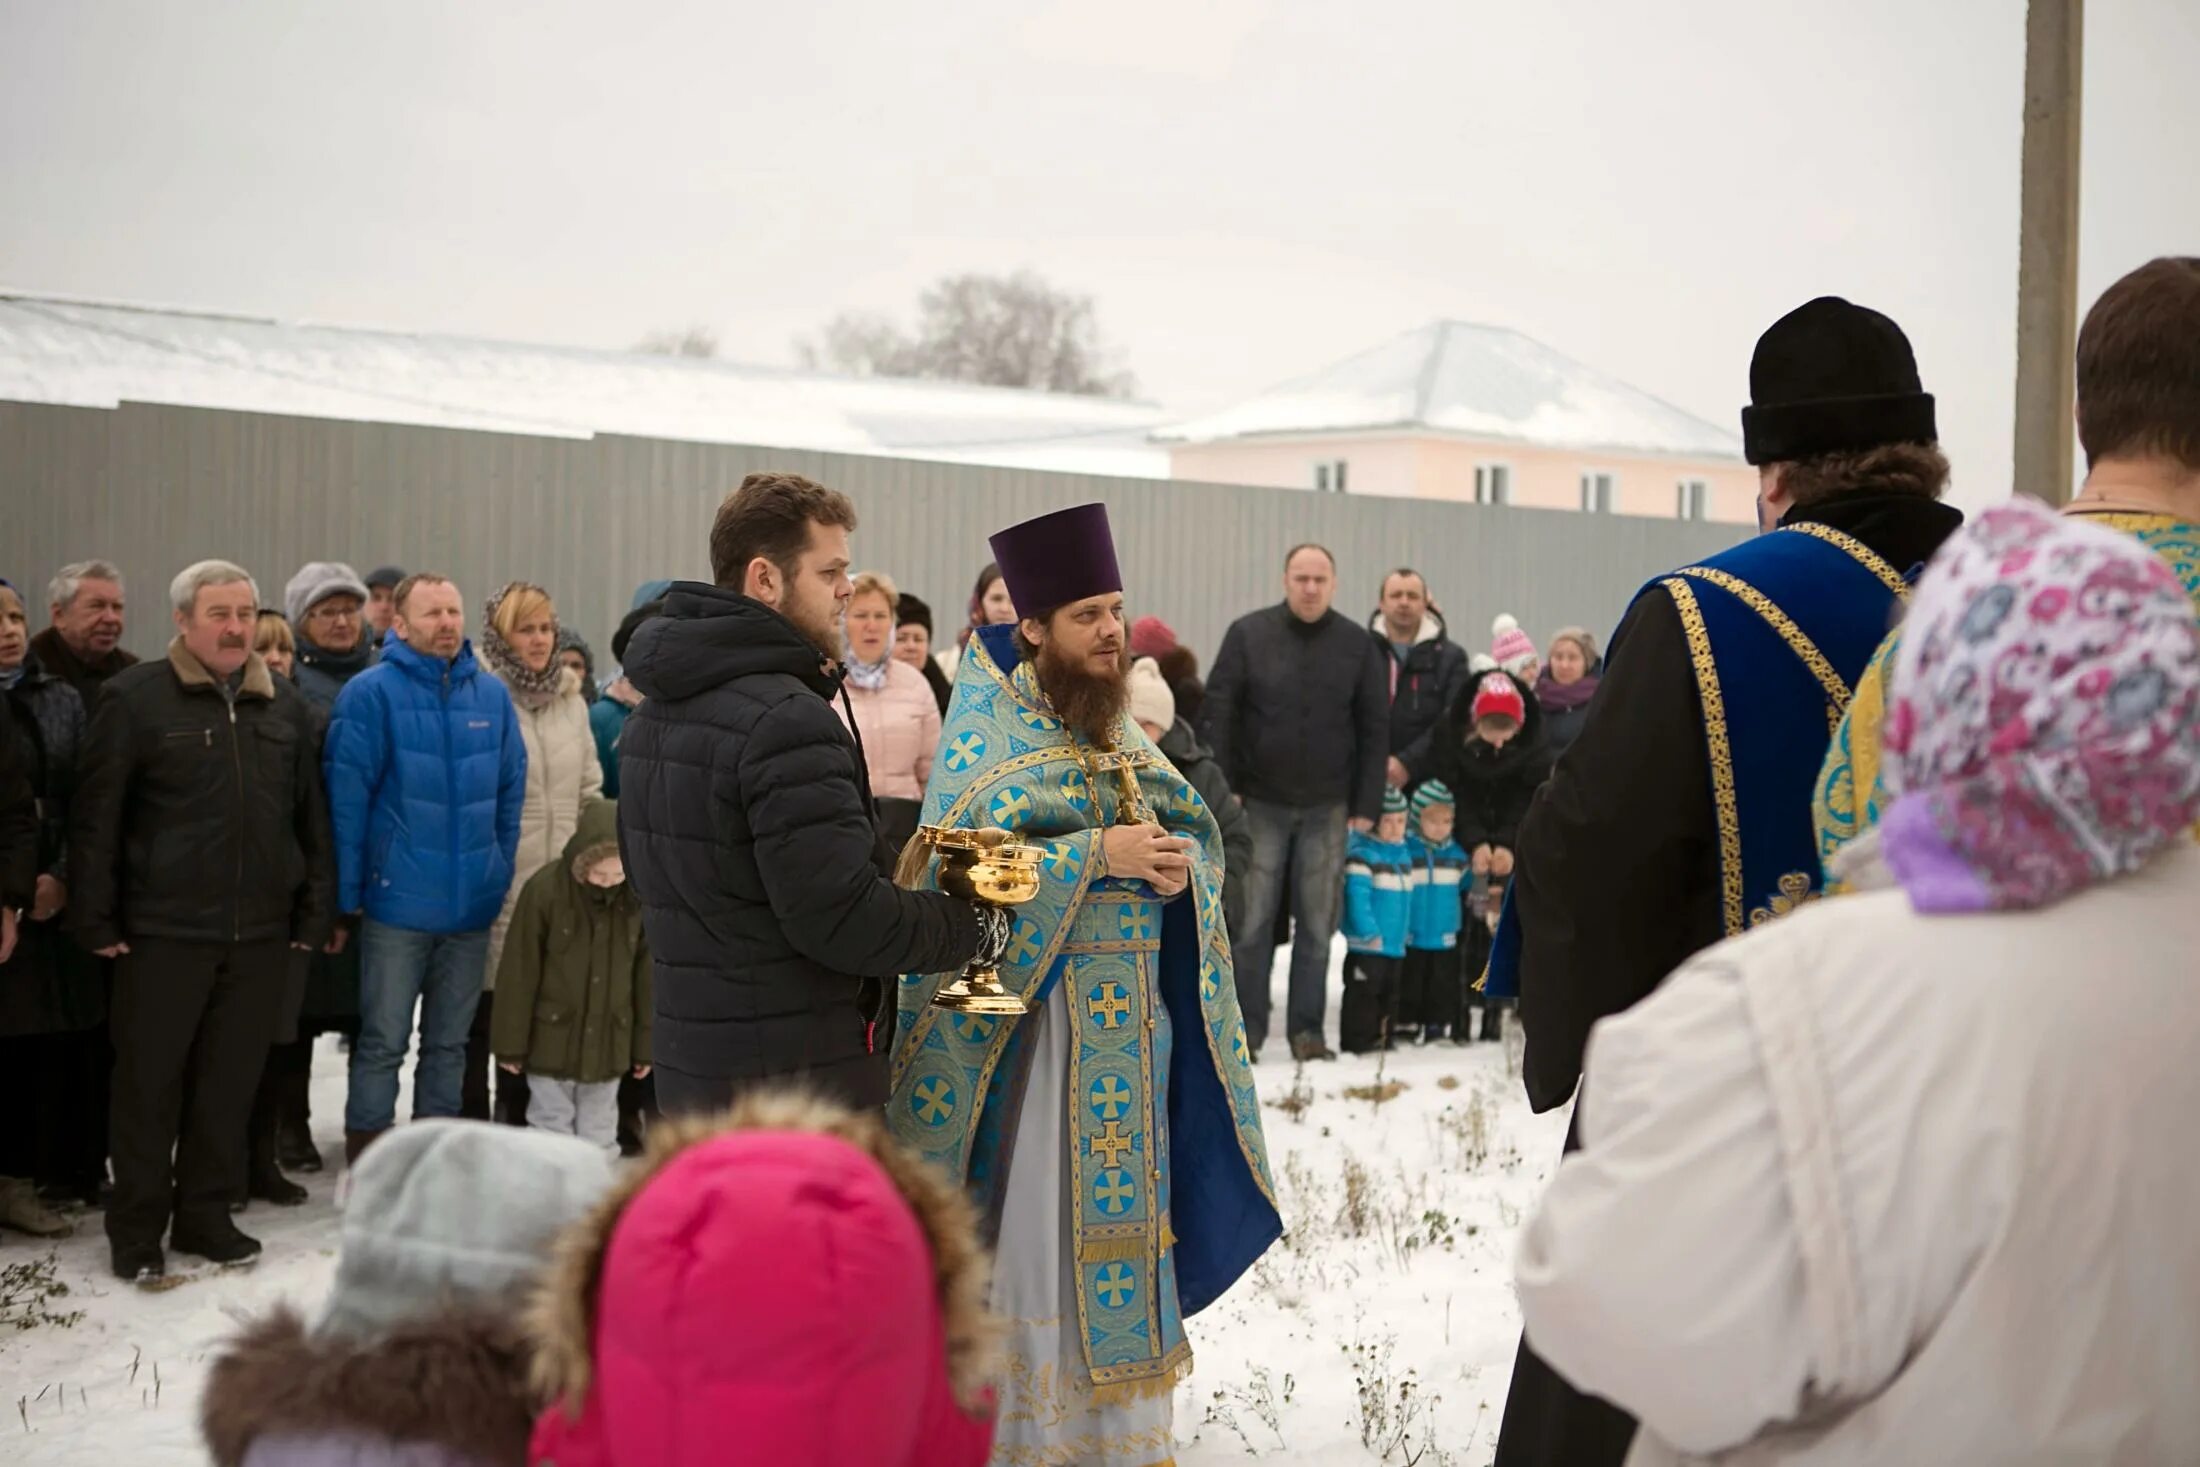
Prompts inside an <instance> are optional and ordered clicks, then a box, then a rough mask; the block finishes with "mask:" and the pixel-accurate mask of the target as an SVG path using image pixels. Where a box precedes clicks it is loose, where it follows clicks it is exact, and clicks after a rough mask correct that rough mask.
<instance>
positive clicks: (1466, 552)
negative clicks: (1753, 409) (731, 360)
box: [0, 402, 1741, 660]
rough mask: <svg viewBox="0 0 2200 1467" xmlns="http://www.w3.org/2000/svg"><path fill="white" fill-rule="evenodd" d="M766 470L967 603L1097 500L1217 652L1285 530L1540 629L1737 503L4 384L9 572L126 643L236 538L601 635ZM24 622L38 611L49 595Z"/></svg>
mask: <svg viewBox="0 0 2200 1467" xmlns="http://www.w3.org/2000/svg"><path fill="white" fill-rule="evenodd" d="M765 468H776V469H785V470H792V471H794V472H797V473H803V474H807V475H809V476H811V477H812V478H815V479H818V480H821V481H822V482H824V483H828V484H831V485H833V486H835V487H837V488H840V489H843V490H845V491H847V493H848V494H849V495H850V496H851V497H852V498H854V500H855V501H856V505H857V508H858V510H859V512H860V513H861V515H862V521H863V522H862V526H861V528H860V529H859V531H858V532H857V535H856V537H855V545H856V559H857V561H858V562H859V563H860V564H861V565H863V566H867V567H876V568H879V569H883V570H885V571H887V572H889V573H890V574H892V575H893V577H894V578H895V580H896V581H897V582H898V583H899V584H900V585H901V587H902V588H903V589H904V590H908V591H912V592H915V593H916V594H917V595H919V596H922V597H923V598H925V600H927V601H929V602H930V603H931V604H932V606H933V608H934V611H935V613H936V615H937V616H938V618H939V621H940V623H941V631H942V633H943V634H946V633H951V632H952V630H953V629H954V627H956V626H957V625H959V624H960V620H961V616H962V610H963V606H964V603H965V600H966V598H967V597H968V595H969V590H970V584H971V582H972V580H973V579H974V578H975V576H976V573H977V571H978V568H979V567H980V566H981V565H982V564H983V563H984V562H985V560H986V559H987V558H988V557H987V552H986V545H985V540H986V536H987V534H988V533H990V532H991V531H993V530H995V529H998V528H1000V527H1001V526H1003V525H1007V524H1012V523H1014V522H1015V521H1017V520H1020V519H1025V518H1028V517H1029V516H1031V515H1035V514H1040V513H1043V512H1045V511H1047V510H1049V509H1057V508H1060V507H1062V506H1064V505H1070V504H1077V503H1082V502H1085V501H1088V500H1094V499H1099V500H1104V501H1106V503H1107V505H1108V508H1109V511H1110V514H1111V516H1112V518H1113V521H1114V524H1115V532H1116V539H1117V543H1118V547H1119V549H1120V551H1121V555H1122V562H1123V568H1124V574H1125V576H1126V577H1127V579H1128V581H1129V585H1128V586H1127V587H1126V591H1127V593H1128V598H1129V601H1130V603H1131V608H1132V611H1133V613H1134V614H1144V613H1147V612H1152V613H1155V614H1158V615H1160V616H1161V617H1163V618H1164V619H1165V620H1167V621H1168V622H1169V623H1170V624H1171V625H1172V626H1174V627H1175V628H1176V630H1177V632H1178V634H1179V636H1180V637H1181V638H1182V639H1183V640H1184V641H1185V642H1186V643H1187V644H1188V645H1190V646H1192V647H1194V648H1196V649H1197V650H1199V652H1200V653H1201V655H1202V659H1203V660H1206V659H1208V658H1211V655H1212V651H1213V649H1214V648H1215V647H1216V646H1217V645H1218V644H1219V643H1220V641H1221V639H1222V633H1223V631H1224V629H1225V628H1226V627H1227V626H1228V625H1229V623H1230V621H1231V619H1232V618H1234V617H1236V616H1238V615H1240V614H1241V613H1243V612H1245V611H1247V610H1250V609H1252V608H1253V607H1256V606H1261V605H1266V604H1270V603H1273V602H1275V601H1277V600H1279V599H1280V598H1281V595H1282V568H1283V557H1284V553H1285V551H1286V550H1287V549H1288V548H1289V547H1290V546H1292V545H1294V544H1297V543H1299V542H1301V541H1306V540H1314V541H1319V542H1321V543H1322V544H1324V545H1327V546H1328V547H1329V548H1330V549H1331V550H1332V551H1333V552H1334V553H1335V555H1336V557H1337V565H1338V573H1339V577H1340V587H1339V593H1338V605H1339V608H1340V609H1341V610H1343V611H1345V612H1347V613H1348V614H1351V615H1355V616H1363V617H1364V616H1365V615H1367V614H1368V613H1369V612H1370V611H1371V610H1372V609H1373V608H1374V605H1375V602H1376V597H1377V591H1378V587H1379V585H1380V582H1381V578H1382V576H1383V573H1384V572H1385V571H1387V570H1389V569H1390V568H1391V567H1393V566H1397V565H1401V564H1404V565H1412V566H1414V567H1416V568H1418V569H1420V570H1421V571H1422V572H1423V573H1425V574H1426V575H1427V577H1428V580H1429V584H1430V587H1431V589H1432V591H1433V593H1434V595H1435V597H1436V599H1437V601H1438V603H1439V604H1440V605H1441V606H1442V607H1443V608H1444V609H1445V611H1446V612H1447V614H1448V615H1449V617H1450V624H1451V629H1452V634H1453V637H1454V639H1455V640H1457V641H1459V642H1461V643H1462V644H1464V645H1466V646H1467V647H1469V648H1470V649H1476V650H1480V649H1484V648H1486V647H1487V645H1488V642H1489V624H1490V620H1491V618H1492V617H1494V616H1495V615H1497V614H1498V613H1499V612H1500V611H1510V612H1512V613H1513V614H1514V615H1516V616H1518V617H1519V618H1520V621H1521V624H1522V626H1523V627H1525V628H1526V629H1527V630H1528V631H1529V633H1530V634H1531V635H1532V636H1534V637H1535V639H1536V642H1537V645H1538V646H1541V645H1542V644H1543V642H1544V640H1545V638H1546V637H1547V636H1548V635H1549V633H1550V632H1551V631H1552V630H1553V629H1555V628H1557V627H1559V626H1562V625H1565V624H1568V623H1579V624H1581V625H1584V626H1587V627H1589V628H1590V629H1591V630H1593V631H1595V632H1597V633H1598V634H1599V635H1600V636H1602V635H1605V634H1608V633H1609V631H1610V629H1611V627H1612V626H1613V624H1614V623H1615V622H1616V620H1617V619H1618V616H1619V614H1620V612H1621V611H1622V610H1623V609H1624V608H1625V606H1626V604H1627V601H1628V598H1629V597H1630V596H1631V595H1632V594H1633V593H1634V591H1635V589H1636V588H1637V587H1638V586H1640V585H1641V584H1642V583H1643V582H1644V581H1645V580H1647V579H1648V578H1649V577H1651V576H1652V575H1654V574H1656V573H1657V572H1659V571H1662V570H1666V569H1669V568H1671V567H1673V566H1677V565H1684V564H1686V563H1688V562H1689V561H1691V560H1694V559H1696V558H1698V557H1700V556H1702V555H1704V554H1706V553H1708V552H1710V551H1713V550H1717V549H1720V548H1722V547H1724V546H1726V545H1730V544H1732V543H1734V541H1735V540H1736V539H1737V538H1738V537H1739V535H1740V534H1741V531H1739V530H1737V529H1736V528H1735V527H1733V526H1721V525H1709V524H1701V523H1688V522H1683V521H1678V520H1657V519H1647V518H1635V517H1629V516H1612V515H1601V516H1592V515H1581V514H1574V513H1567V512H1560V511H1552V510H1533V509H1513V508H1509V507H1499V506H1483V505H1472V504H1448V503H1432V502H1424V501H1420V500H1407V499H1374V498H1355V497H1352V496H1348V495H1331V494H1314V493H1310V492H1306V491H1302V490H1289V489H1253V488H1245V487H1241V486H1235V485H1223V484H1199V483H1187V482H1182V481H1177V480H1149V479H1115V478H1104V477H1097V476H1086V475H1079V474H1055V473H1042V472H1038V471H1034V470H1019V469H998V468H984V467H975V466H971V465H967V464H949V463H931V462H922V461H917V460H910V459H894V458H874V457H868V456H863V455H852V454H837V453H814V452H808V451H802V450H793V449H783V448H752V447H742V446H731V445H724V444H710V443H683V442H669V441H662V440H655V439H641V438H619V437H601V438H594V439H571V438H537V437H527V436H521V435H515V434H501V433H477V432H467V431H460V430H453V429H443V428H418V427H401V426H393V425H388V424H380V423H354V422H336V421H327V420H323V419H315V418H292V417H278V416H270V415H265V414H258V413H232V412H221V411H213V410H207V409H199V408H175V407H155V406H141V405H138V404H132V403H126V404H124V405H123V406H122V407H120V408H117V409H112V410H109V409H99V408H71V407H53V406H47V405H43V404H35V403H16V402H0V576H5V577H7V578H8V579H10V580H13V581H15V582H16V583H17V584H18V585H23V586H26V588H27V589H28V590H29V592H30V595H29V596H28V598H27V599H29V600H31V601H33V602H34V603H35V602H38V601H42V600H43V595H42V589H41V588H42V587H43V585H44V583H45V581H46V579H47V578H48V577H49V576H50V575H51V574H52V573H53V571H54V569H55V568H56V567H58V566H60V565H62V564H65V563H67V562H69V561H72V560H81V559H85V558H88V557H91V556H100V557H103V558H105V559H108V560H112V561H115V562H116V563H118V564H119V565H121V566H122V567H123V569H124V571H125V572H126V573H127V574H128V575H129V576H130V577H131V582H132V584H131V592H130V594H131V600H132V610H131V614H130V632H129V638H128V645H129V646H130V648H131V649H132V650H133V651H136V652H138V653H139V654H141V655H143V654H149V653H153V652H157V651H158V650H159V648H160V647H161V646H162V645H164V643H165V641H166V639H167V636H168V634H169V627H168V618H167V613H166V609H165V607H164V605H163V603H164V601H165V600H166V595H165V592H166V586H167V582H168V579H169V577H170V576H172V575H173V574H174V573H175V572H176V571H177V570H179V569H181V568H182V567H183V566H184V565H186V564H188V563H189V562H191V561H193V560H198V559H201V558H204V557H207V556H216V555H218V556H221V557H224V558H226V559H230V560H235V561H237V562H239V563H240V564H242V565H244V566H245V567H246V568H248V569H250V570H251V571H252V572H254V574H255V575H256V576H257V577H258V578H259V580H260V583H261V590H262V593H263V595H264V596H265V597H266V598H267V599H268V600H269V601H270V602H272V603H275V604H279V603H280V593H281V589H282V586H283V583H284V582H285V581H286V580H288V579H289V577H290V575H291V573H292V572H293V571H295V570H296V569H297V568H298V566H299V565H301V564H303V563H304V562H306V561H308V560H346V561H349V562H351V563H352V564H353V565H354V566H356V567H357V568H358V569H359V570H360V571H361V572H362V573H363V572H365V571H366V570H367V569H369V568H370V567H371V566H374V565H378V564H385V563H396V564H399V565H403V566H406V567H408V568H411V569H415V570H422V569H434V570H438V571H441V572H443V573H445V574H447V575H450V576H452V577H453V578H455V579H456V580H457V581H458V582H459V584H460V586H461V587H462V589H463V590H464V591H465V592H466V594H467V596H468V598H469V599H470V600H471V601H472V602H473V604H475V605H476V606H478V605H480V604H481V602H482V601H483V600H485V599H486V598H487V596H488V594H489V592H490V591H491V590H493V589H494V588H495V587H496V586H498V585H501V584H502V583H504V582H505V581H507V580H511V579H514V578H520V577H524V578H526V579H528V580H532V581H537V582H539V583H541V584H542V585H544V586H546V587H548V588H549V589H550V591H551V593H552V594H553V595H554V596H555V597H556V598H557V601H558V606H559V610H560V613H561V615H562V616H563V618H564V619H565V620H566V621H567V622H568V623H570V624H572V625H574V626H577V627H579V628H580V629H581V631H582V633H583V635H585V636H587V637H588V638H589V639H590V640H591V641H592V642H594V643H595V644H596V646H597V648H598V652H599V656H603V657H608V653H607V652H606V651H605V650H604V644H605V642H606V641H607V639H608V638H609V636H610V633H611V630H612V628H613V627H615V626H616V625H617V624H618V621H619V618H620V617H621V616H622V615H623V614H624V613H625V611H626V609H627V605H628V602H629V600H630V598H631V596H632V593H633V590H634V587H635V586H636V585H637V584H639V583H640V582H642V581H645V580H651V579H655V578H658V577H664V576H673V577H702V578H706V579H707V577H708V575H709V551H708V534H709V527H710V521H711V515H712V512H713V510H715V509H716V507H717V505H718V503H719V501H720V500H721V499H722V498H723V497H724V495H725V493H726V491H727V490H729V489H730V488H731V487H732V486H733V485H735V484H737V483H738V482H740V479H741V476H742V475H743V474H746V473H749V472H751V471H753V470H757V469H765ZM32 615H33V620H34V623H35V622H40V621H42V620H43V611H42V610H41V609H39V608H37V607H36V606H34V608H33V612H32Z"/></svg>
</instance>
